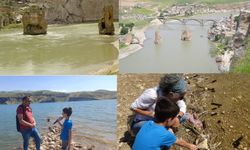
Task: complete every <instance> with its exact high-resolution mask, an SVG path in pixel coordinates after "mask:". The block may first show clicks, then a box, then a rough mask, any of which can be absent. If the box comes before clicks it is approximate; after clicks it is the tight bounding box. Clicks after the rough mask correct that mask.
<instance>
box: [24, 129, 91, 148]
mask: <svg viewBox="0 0 250 150" xmlns="http://www.w3.org/2000/svg"><path fill="white" fill-rule="evenodd" d="M60 133H61V129H60V128H59V127H57V126H54V127H49V132H48V133H47V134H46V135H43V136H42V144H41V150H51V149H61V145H62V142H61V139H60ZM72 145H73V146H72V149H73V150H84V149H86V150H88V149H89V148H91V147H87V146H82V145H81V144H80V143H73V144H72ZM29 148H30V149H31V150H33V149H35V143H34V142H32V143H31V144H30V146H29ZM91 149H92V148H91ZM91 149H90V150H91Z"/></svg>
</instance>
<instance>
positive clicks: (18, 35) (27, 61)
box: [0, 23, 118, 75]
mask: <svg viewBox="0 0 250 150" xmlns="http://www.w3.org/2000/svg"><path fill="white" fill-rule="evenodd" d="M116 38H117V36H107V35H99V33H98V24H97V23H89V24H77V25H50V26H48V34H46V35H36V36H32V35H23V31H22V29H10V30H2V31H0V75H68V74H70V75H74V74H78V75H79V74H87V73H90V72H95V71H97V70H99V69H102V68H103V66H105V65H107V64H108V63H110V62H112V61H114V60H116V59H117V58H118V50H117V49H116V48H115V47H114V46H113V45H112V44H111V43H112V42H114V41H115V40H116Z"/></svg>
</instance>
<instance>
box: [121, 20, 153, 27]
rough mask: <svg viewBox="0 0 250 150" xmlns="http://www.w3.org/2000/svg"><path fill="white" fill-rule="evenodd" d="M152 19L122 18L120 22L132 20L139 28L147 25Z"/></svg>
mask: <svg viewBox="0 0 250 150" xmlns="http://www.w3.org/2000/svg"><path fill="white" fill-rule="evenodd" d="M151 20H152V19H147V20H136V19H124V20H120V23H124V24H126V23H127V22H133V23H134V26H135V27H138V28H141V27H144V26H145V25H147V24H148V23H149V22H150V21H151Z"/></svg>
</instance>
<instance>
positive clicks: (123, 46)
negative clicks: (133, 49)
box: [119, 42, 127, 49]
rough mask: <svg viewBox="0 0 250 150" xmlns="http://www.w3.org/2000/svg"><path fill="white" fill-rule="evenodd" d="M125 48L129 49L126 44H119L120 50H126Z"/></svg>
mask: <svg viewBox="0 0 250 150" xmlns="http://www.w3.org/2000/svg"><path fill="white" fill-rule="evenodd" d="M125 47H127V45H126V44H124V43H122V42H120V43H119V48H120V49H122V48H125Z"/></svg>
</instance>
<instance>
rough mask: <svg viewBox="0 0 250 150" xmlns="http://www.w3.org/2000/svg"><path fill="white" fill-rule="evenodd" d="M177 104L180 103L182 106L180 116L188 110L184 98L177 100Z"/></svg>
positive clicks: (180, 106)
mask: <svg viewBox="0 0 250 150" xmlns="http://www.w3.org/2000/svg"><path fill="white" fill-rule="evenodd" d="M176 104H177V105H178V107H179V108H180V112H179V114H178V115H179V116H183V115H184V114H185V113H186V111H187V105H186V103H185V102H184V100H179V101H177V102H176Z"/></svg>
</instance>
